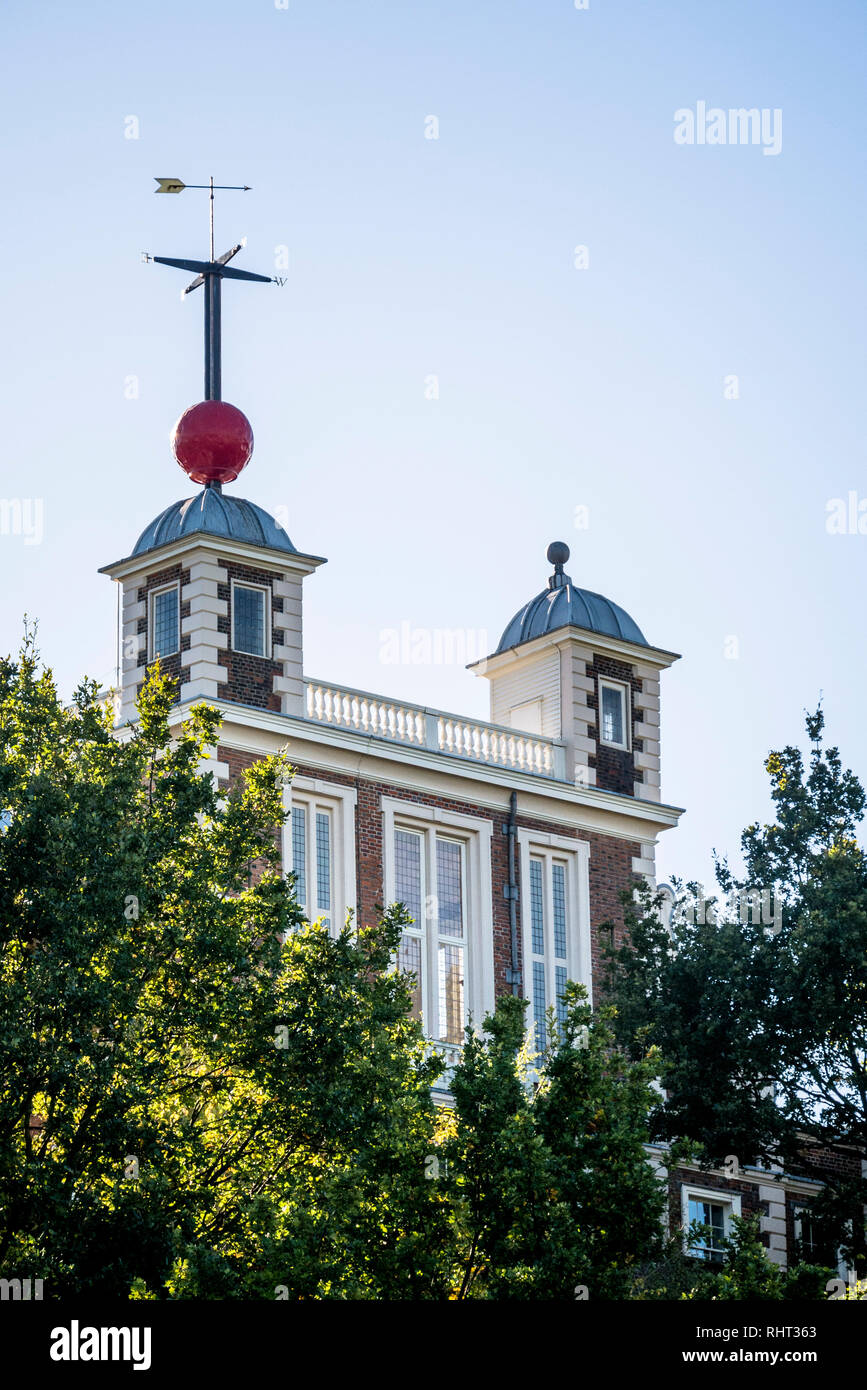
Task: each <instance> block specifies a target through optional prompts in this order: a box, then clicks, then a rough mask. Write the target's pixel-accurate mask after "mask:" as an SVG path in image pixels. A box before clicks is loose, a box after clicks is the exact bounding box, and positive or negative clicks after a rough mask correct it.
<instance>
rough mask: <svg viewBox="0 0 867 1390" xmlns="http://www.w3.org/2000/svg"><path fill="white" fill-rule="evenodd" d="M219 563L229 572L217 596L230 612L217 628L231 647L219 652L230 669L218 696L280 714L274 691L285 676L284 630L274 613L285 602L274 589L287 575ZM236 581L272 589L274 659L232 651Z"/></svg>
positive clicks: (279, 609)
mask: <svg viewBox="0 0 867 1390" xmlns="http://www.w3.org/2000/svg"><path fill="white" fill-rule="evenodd" d="M218 564H219V565H220V567H221V568H222V569H225V571H226V582H225V584H218V585H217V597H218V598H220V599H223V600H225V602H226V604H227V606H228V610H229V612H228V617H226V618H218V619H217V629H218V631H219V632H224V633H226V634H227V636H228V638H229V647H228V650H227V651H219V652H218V653H217V661H218V662H219V664H220V665H221V666H225V668H226V680H225V682H224V683H223V684H222V685H219V686H218V687H217V697H218V699H220V700H232V701H233V702H234V703H235V704H241V705H254V706H255V707H256V708H257V709H270V710H276V711H279V709H280V696H279V694H277V693H276V692H275V690H274V677H275V676H279V675H282V673H283V665H282V650H283V630H282V628H277V627H274V625H273V614H274V613H282V612H283V600H282V598H277V597H275V595H274V593H273V588H272V586H273V582H274V580H275V579H282V578H283V575H282V573H281V572H280V571H279V570H260V569H254V568H253V567H252V566H250V565H239V564H236V563H235V562H234V561H233V560H219V561H218ZM233 579H235V580H239V581H241V582H242V583H248V584H259V585H262V586H264V587H265V588H267V589H268V594H269V598H270V603H271V609H270V611H271V615H272V627H271V657H270V659H269V658H267V657H261V656H251V655H250V654H249V653H248V652H236V651H233V650H232V580H233Z"/></svg>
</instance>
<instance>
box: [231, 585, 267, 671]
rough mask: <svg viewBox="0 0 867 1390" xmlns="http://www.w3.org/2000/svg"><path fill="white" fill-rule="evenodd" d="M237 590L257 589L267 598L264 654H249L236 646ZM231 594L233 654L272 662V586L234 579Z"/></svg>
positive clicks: (265, 604) (264, 607)
mask: <svg viewBox="0 0 867 1390" xmlns="http://www.w3.org/2000/svg"><path fill="white" fill-rule="evenodd" d="M236 589H257V590H258V591H259V593H260V594H264V596H265V601H264V605H263V617H264V619H265V634H264V635H265V650H264V651H263V652H261V653H259V652H247V651H244V650H243V648H242V647H236V646H235V590H236ZM231 593H232V604H231V609H232V612H231V620H230V627H231V629H232V630H231V632H230V633H229V640H230V644H231V649H232V651H233V652H238V654H239V655H240V656H256V657H259V660H260V661H270V660H271V628H272V626H273V602H272V595H271V586H270V584H254V583H252V581H250V580H248V579H234V578H233V580H232V587H231Z"/></svg>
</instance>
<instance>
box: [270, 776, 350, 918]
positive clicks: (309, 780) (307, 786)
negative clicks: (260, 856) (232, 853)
mask: <svg viewBox="0 0 867 1390" xmlns="http://www.w3.org/2000/svg"><path fill="white" fill-rule="evenodd" d="M296 791H297V792H298V793H299V796H298V801H299V803H303V804H304V805H305V806H309V805H310V803H311V802H312V803H314V804H315V803H317V802H318V803H319V804H320V805H323V806H326V807H327V808H328V810H330V811H331V814H332V825H333V826H334V836H333V842H332V854H333V861H334V862H333V864H332V874H333V883H332V888H333V893H334V902H333V904H332V907H331V933H332V935H333V936H336V935H337V933H338V931H339V930H340V929H341V927H342V926H343V925H344V923H345V921H346V914H347V912H352V913H353V914H355V911H356V879H355V808H356V803H357V800H358V798H357V796H356V793H355V788H354V787H341V786H339V785H337V784H336V783H335V782H323V781H322V780H321V779H320V778H318V777H293V779H292V781H291V782H289V783H286V784H285V785H284V787H283V806H284V809H285V810H286V811H288V812H290V813H291V810H292V800H293V793H294V792H296ZM280 853H281V859H282V863H283V865H284V873H290V872H291V869H292V824H291V815H290V816H287V818H286V820H285V821H284V822H283V830H282V834H281V837H280Z"/></svg>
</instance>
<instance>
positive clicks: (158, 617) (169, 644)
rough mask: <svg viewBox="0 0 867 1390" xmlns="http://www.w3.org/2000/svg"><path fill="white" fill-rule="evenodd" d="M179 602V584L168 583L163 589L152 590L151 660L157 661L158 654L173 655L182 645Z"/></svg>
mask: <svg viewBox="0 0 867 1390" xmlns="http://www.w3.org/2000/svg"><path fill="white" fill-rule="evenodd" d="M178 602H179V600H178V586H177V584H168V585H166V587H165V588H163V589H152V590H151V595H150V609H151V612H150V638H151V640H150V648H151V650H150V660H151V661H155V660H156V658H157V657H158V656H171V655H172V653H173V652H176V651H178V649H179V647H180V641H179V636H180V634H179V631H178V628H179V616H178Z"/></svg>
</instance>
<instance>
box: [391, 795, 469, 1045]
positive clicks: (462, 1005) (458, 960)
mask: <svg viewBox="0 0 867 1390" xmlns="http://www.w3.org/2000/svg"><path fill="white" fill-rule="evenodd" d="M382 805H383V860H384V864H383V867H384V877H385V899H386V902H388V903H394V902H402V903H404V904H405V905H406V908H407V911H408V912H409V913H410V915H411V917H412V921H411V923H410V924H409V925H408V926H407V927H405V928H404V932H403V935H402V937H401V942H400V947H399V949H398V954H397V962H396V964H397V966H398V968H399V969H401V970H404V971H407V972H409V973H410V974H411V975H412V977H413V984H412V991H413V992H412V1008H413V1013H414V1014H415V1015H416V1016H417V1017H419V1018H421V1019H422V1020H423V1023H424V1030H425V1033H426V1035H427V1037H428V1038H430V1039H431V1040H432V1041H433V1042H436V1043H439V1044H442V1045H444V1046H445V1047H446V1048H457V1047H459V1046H460V1045H461V1044H462V1043H463V1040H464V1030H465V1028H466V1025H467V1023H468V1021H469V1020H470V1019H471V1018H472V1019H474V1020H475V1021H476V1024H477V1025H478V1026H481V1023H482V1019H483V1017H484V1014H485V1013H486V1012H489V1011H491V1010H492V1009H493V1006H494V942H493V915H492V903H491V835H492V829H493V827H492V823H491V821H489V820H485V819H483V818H481V817H476V816H464V815H458V814H456V813H451V812H447V811H445V810H444V809H443V808H441V807H438V806H417V805H415V804H414V803H412V802H410V801H403V800H402V799H399V798H397V797H383V798H382Z"/></svg>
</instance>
